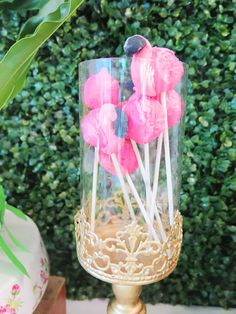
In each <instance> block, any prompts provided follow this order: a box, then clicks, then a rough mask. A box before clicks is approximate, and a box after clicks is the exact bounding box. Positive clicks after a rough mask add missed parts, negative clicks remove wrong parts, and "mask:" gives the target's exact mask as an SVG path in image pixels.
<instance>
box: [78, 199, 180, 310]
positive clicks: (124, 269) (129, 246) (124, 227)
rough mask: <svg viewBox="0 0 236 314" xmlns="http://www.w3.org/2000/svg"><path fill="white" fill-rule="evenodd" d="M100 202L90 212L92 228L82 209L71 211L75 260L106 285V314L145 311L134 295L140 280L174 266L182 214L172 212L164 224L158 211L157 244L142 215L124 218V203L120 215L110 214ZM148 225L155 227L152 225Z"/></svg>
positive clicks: (154, 278) (148, 279) (150, 279)
mask: <svg viewBox="0 0 236 314" xmlns="http://www.w3.org/2000/svg"><path fill="white" fill-rule="evenodd" d="M119 195H120V194H116V195H115V196H114V197H113V199H109V200H106V201H104V202H105V203H106V204H105V205H106V206H114V204H119V202H121V201H119V199H118V198H119ZM112 204H113V205H112ZM88 205H89V204H88ZM106 206H102V208H103V210H101V211H100V212H99V214H98V215H97V217H96V228H95V230H92V229H91V225H90V222H89V218H88V217H89V215H88V212H85V210H84V209H81V210H79V211H78V213H77V215H76V216H75V229H76V230H75V231H76V242H77V255H78V259H79V262H80V264H81V265H82V267H83V268H84V269H85V270H86V271H87V272H88V273H90V274H91V275H93V276H94V277H96V278H98V279H100V280H102V281H105V282H109V283H111V284H112V288H113V291H114V294H115V299H113V300H112V301H111V302H110V303H109V305H108V312H107V313H109V314H138V313H140V314H141V313H146V306H145V305H144V304H143V303H142V302H141V301H140V299H139V296H140V293H141V289H142V285H147V284H150V283H153V282H157V281H159V280H162V279H163V278H165V277H167V276H168V275H169V274H170V273H171V272H172V271H173V270H174V269H175V267H176V265H177V263H178V259H179V254H180V250H181V243H182V216H181V214H180V212H179V211H177V212H176V215H175V220H174V224H173V225H172V227H171V228H170V227H169V226H168V222H167V217H165V215H162V221H163V225H164V226H165V231H166V235H167V241H166V242H165V243H163V242H161V241H160V242H159V241H154V240H153V239H152V237H151V236H150V234H149V233H148V230H147V227H146V225H145V224H144V222H143V221H142V217H137V221H136V222H132V221H130V220H129V213H128V209H127V208H126V206H125V204H123V203H122V204H120V205H119V207H120V206H123V210H122V211H121V213H120V214H117V213H116V214H112V212H111V211H109V210H107V207H106ZM86 208H90V207H89V206H88V207H87V206H86ZM120 208H122V207H120ZM154 228H155V229H156V231H157V232H158V227H157V225H154Z"/></svg>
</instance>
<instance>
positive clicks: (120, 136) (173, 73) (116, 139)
mask: <svg viewBox="0 0 236 314" xmlns="http://www.w3.org/2000/svg"><path fill="white" fill-rule="evenodd" d="M124 51H125V53H126V55H127V56H129V57H132V60H131V65H130V75H131V80H132V82H131V84H130V83H129V84H127V86H128V87H127V88H129V89H131V91H132V92H133V94H132V95H131V97H130V98H129V99H128V100H125V101H123V102H119V92H120V85H119V81H118V80H116V79H115V78H114V77H112V76H111V75H110V74H109V72H108V70H107V69H106V68H105V67H104V68H101V69H100V71H99V72H98V73H96V74H93V75H91V76H90V77H89V78H88V79H87V81H86V82H85V83H84V85H83V92H82V98H83V99H82V100H83V103H84V104H85V105H86V106H87V107H89V108H90V109H91V110H90V111H89V112H88V114H87V115H86V116H84V117H83V119H82V121H81V131H82V135H83V139H84V141H85V142H86V143H87V144H88V145H90V146H92V147H94V161H93V185H92V202H91V211H90V213H91V219H90V222H91V228H92V230H94V227H95V215H96V200H97V183H98V182H97V181H98V167H99V164H100V166H101V167H103V168H104V169H105V170H106V171H107V172H109V173H111V174H112V175H114V176H117V178H118V180H119V183H120V187H121V190H122V193H123V197H124V200H125V203H126V206H127V208H128V210H129V213H130V217H131V219H132V221H136V220H137V218H136V214H135V211H134V209H133V206H132V202H131V198H130V194H132V197H133V198H134V199H135V201H136V203H137V205H138V208H139V210H140V212H141V214H142V216H143V219H144V221H145V222H146V225H147V230H148V232H149V233H150V235H151V236H152V237H153V239H154V240H155V241H162V242H166V241H167V235H166V231H165V228H164V226H163V223H162V219H161V216H160V212H159V210H158V207H157V194H158V183H159V175H160V163H161V155H162V149H163V146H164V156H165V169H166V182H167V195H168V217H169V224H170V226H172V225H173V223H174V200H173V186H172V171H171V159H170V143H169V128H171V127H173V126H174V125H176V124H178V123H179V121H180V119H181V116H182V114H183V101H182V99H181V97H180V96H179V94H178V93H177V92H176V91H175V89H174V88H175V87H176V86H177V84H178V83H179V82H180V80H181V78H182V76H183V74H184V68H183V64H182V62H180V61H179V59H178V58H177V57H176V56H175V54H174V52H173V51H171V50H169V49H167V48H159V47H152V46H151V44H150V43H149V42H148V40H147V39H145V38H144V37H142V36H140V35H135V36H132V37H129V38H128V39H127V40H126V42H125V45H124ZM156 139H157V147H156V156H155V170H154V176H153V180H152V178H151V173H150V143H151V142H153V141H155V140H156ZM141 148H142V151H143V152H144V153H143V155H144V157H142V154H141ZM138 169H139V171H140V173H141V176H142V179H143V182H144V185H145V190H146V199H145V201H144V200H142V199H141V197H140V195H139V193H138V191H137V189H136V187H135V184H134V182H133V180H132V177H131V174H132V173H133V172H135V171H136V170H138ZM151 182H153V186H151ZM155 221H156V223H157V226H158V228H154V222H155Z"/></svg>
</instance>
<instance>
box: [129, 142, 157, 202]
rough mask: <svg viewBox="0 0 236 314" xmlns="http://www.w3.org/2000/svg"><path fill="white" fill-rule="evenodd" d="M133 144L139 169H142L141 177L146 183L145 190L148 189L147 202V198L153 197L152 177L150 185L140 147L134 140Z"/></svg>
mask: <svg viewBox="0 0 236 314" xmlns="http://www.w3.org/2000/svg"><path fill="white" fill-rule="evenodd" d="M131 144H132V146H133V150H134V153H135V156H136V158H137V161H138V165H139V169H140V172H141V175H142V177H143V181H144V184H145V189H146V200H147V196H148V195H151V192H152V191H151V185H150V177H149V183H148V178H147V173H146V170H145V167H144V165H143V161H142V158H141V155H140V152H139V149H138V146H137V144H136V142H135V141H134V140H131ZM148 190H149V191H148ZM147 203H148V202H147Z"/></svg>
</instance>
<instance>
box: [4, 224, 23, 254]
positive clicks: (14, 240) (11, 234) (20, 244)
mask: <svg viewBox="0 0 236 314" xmlns="http://www.w3.org/2000/svg"><path fill="white" fill-rule="evenodd" d="M4 229H5V230H6V232H7V234H8V236H9V238H10V239H11V241H12V242H13V244H14V245H15V246H16V247H17V248H18V249H20V250H22V251H25V252H29V249H28V248H27V247H26V246H25V245H24V244H23V243H21V242H20V241H19V240H17V239H16V237H15V236H14V235H13V233H12V232H11V231H10V230H9V229H8V228H7V226H6V225H5V226H4Z"/></svg>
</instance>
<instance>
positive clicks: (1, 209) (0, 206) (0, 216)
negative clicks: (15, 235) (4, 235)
mask: <svg viewBox="0 0 236 314" xmlns="http://www.w3.org/2000/svg"><path fill="white" fill-rule="evenodd" d="M4 214H5V196H4V190H3V187H2V185H0V227H1V225H2V224H3V221H4Z"/></svg>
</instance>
